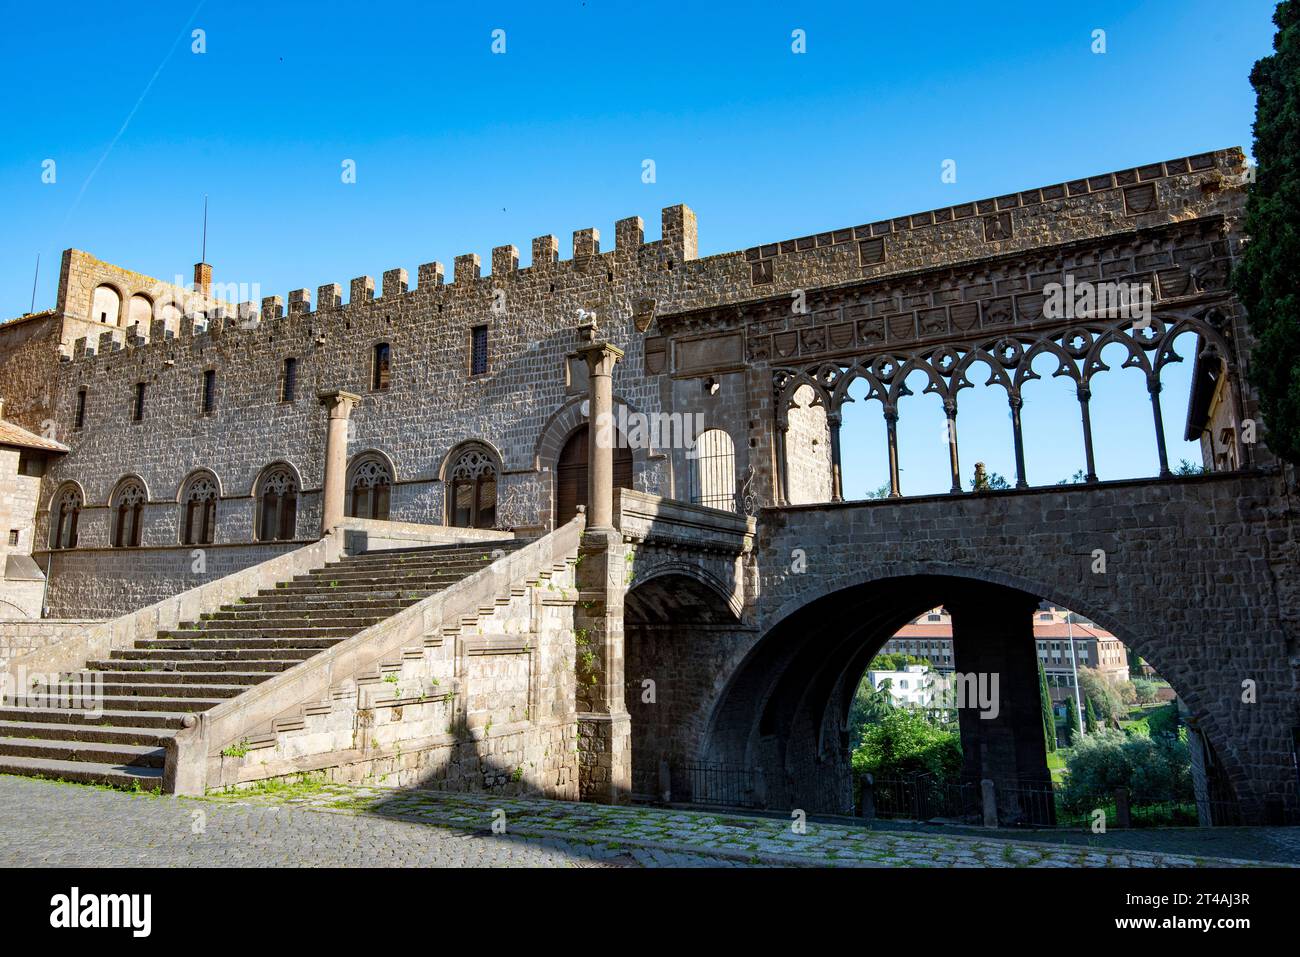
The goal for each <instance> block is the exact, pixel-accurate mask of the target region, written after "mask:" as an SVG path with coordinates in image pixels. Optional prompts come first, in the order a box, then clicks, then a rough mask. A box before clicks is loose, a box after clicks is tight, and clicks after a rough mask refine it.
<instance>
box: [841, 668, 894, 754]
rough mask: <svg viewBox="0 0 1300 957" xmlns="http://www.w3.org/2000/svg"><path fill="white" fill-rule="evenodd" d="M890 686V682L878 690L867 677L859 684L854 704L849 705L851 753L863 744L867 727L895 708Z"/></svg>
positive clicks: (854, 696)
mask: <svg viewBox="0 0 1300 957" xmlns="http://www.w3.org/2000/svg"><path fill="white" fill-rule="evenodd" d="M888 684H889V682H888V681H886V682H884V685H883V686H882V687H881V688H880V689H879V690H877V689H875V688H873V687H872V686H871V682H870V681H868V680H867V679H866V678H865V677H864V678H863V679H862V680H861V681H860V682H858V689H857V691H856V692H855V693H854V695H853V703H852V704H851V705H849V750H850V751H851V752H852V751H856V750H857V749H858V747H859V746H860V745H861V744H862V735H863V734H864V733H865V731H866V728H867V725H870V724H875V723H877V722H878V721H880V720H881V719H882V718H884V716H885V715H886V714H888V713H889V711H890V709H892V708H893V706H894V701H893V697H892V696H891V695H890V693H889V688H888Z"/></svg>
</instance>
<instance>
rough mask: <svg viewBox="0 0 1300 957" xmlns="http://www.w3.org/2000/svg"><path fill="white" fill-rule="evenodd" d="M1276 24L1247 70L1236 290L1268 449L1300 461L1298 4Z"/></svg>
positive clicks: (1287, 2)
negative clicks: (1244, 185)
mask: <svg viewBox="0 0 1300 957" xmlns="http://www.w3.org/2000/svg"><path fill="white" fill-rule="evenodd" d="M1273 22H1274V23H1275V24H1277V33H1276V34H1275V35H1274V37H1273V51H1274V52H1273V54H1272V55H1271V56H1266V57H1264V58H1263V59H1261V60H1259V61H1258V62H1257V63H1256V64H1255V68H1254V69H1253V70H1251V72H1250V82H1251V85H1252V86H1253V87H1254V88H1255V127H1254V130H1255V145H1254V148H1253V150H1252V152H1253V154H1254V158H1255V163H1256V164H1257V165H1256V173H1255V178H1254V179H1255V181H1254V184H1253V185H1252V186H1251V187H1250V191H1249V193H1248V194H1247V197H1246V218H1245V223H1244V225H1245V230H1246V234H1247V235H1248V236H1249V237H1250V242H1249V243H1247V244H1246V247H1245V249H1244V250H1243V252H1242V256H1241V260H1240V262H1239V263H1238V264H1237V268H1236V269H1235V270H1234V273H1233V288H1234V289H1235V290H1236V292H1237V295H1238V296H1239V297H1240V298H1241V302H1242V304H1243V305H1244V306H1245V307H1246V314H1247V316H1248V317H1249V320H1250V328H1251V331H1252V332H1253V333H1254V336H1255V348H1254V350H1253V351H1252V353H1251V361H1250V365H1249V366H1248V369H1249V370H1250V379H1251V381H1252V382H1253V383H1254V385H1255V387H1256V389H1257V390H1258V392H1259V402H1260V409H1261V411H1262V413H1263V417H1264V423H1265V426H1266V427H1267V440H1268V445H1269V448H1270V449H1272V450H1273V452H1274V453H1276V454H1277V455H1278V456H1280V457H1281V458H1284V459H1286V460H1287V461H1290V462H1294V463H1300V287H1297V283H1296V277H1297V276H1300V226H1298V225H1297V224H1300V3H1297V2H1296V0H1284V2H1282V3H1279V4H1278V5H1277V10H1276V11H1274V13H1273Z"/></svg>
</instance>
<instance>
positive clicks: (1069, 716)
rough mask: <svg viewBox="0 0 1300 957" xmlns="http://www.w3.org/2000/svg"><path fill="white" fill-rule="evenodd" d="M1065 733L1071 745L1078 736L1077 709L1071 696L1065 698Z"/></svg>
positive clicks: (1076, 740) (1075, 741)
mask: <svg viewBox="0 0 1300 957" xmlns="http://www.w3.org/2000/svg"><path fill="white" fill-rule="evenodd" d="M1065 734H1066V737H1068V738H1069V740H1070V744H1072V745H1073V744H1076V743H1077V742H1078V740H1079V738H1080V728H1079V709H1078V708H1076V707H1075V705H1074V698H1073V696H1071V697H1069V698H1066V699H1065Z"/></svg>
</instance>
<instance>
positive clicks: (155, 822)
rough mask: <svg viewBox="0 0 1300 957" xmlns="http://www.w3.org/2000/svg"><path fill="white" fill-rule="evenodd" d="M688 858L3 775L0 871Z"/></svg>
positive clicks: (671, 861)
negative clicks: (359, 819)
mask: <svg viewBox="0 0 1300 957" xmlns="http://www.w3.org/2000/svg"><path fill="white" fill-rule="evenodd" d="M728 864H734V862H731V861H718V860H714V859H711V858H707V857H703V856H701V855H698V854H691V853H677V854H674V853H671V852H665V851H659V850H654V849H641V848H638V849H629V848H617V847H611V846H608V845H607V844H603V843H601V842H600V841H586V842H584V841H571V840H564V839H562V838H560V839H556V838H537V837H527V836H523V835H507V836H495V835H491V834H484V833H477V832H472V831H466V830H464V829H460V828H441V827H428V826H426V825H424V824H419V823H412V822H409V821H402V820H396V819H386V818H380V817H368V818H366V819H364V820H361V821H358V820H357V819H356V818H354V817H345V816H341V815H338V814H321V813H319V812H318V811H315V810H308V809H303V808H301V807H298V806H292V805H276V804H273V803H269V802H263V803H258V804H245V805H238V804H233V803H213V802H210V801H197V800H186V799H177V798H173V797H154V796H150V795H147V794H128V793H125V792H122V791H112V790H108V789H104V788H93V787H85V786H82V785H75V784H58V783H54V782H51V781H38V780H33V779H30V778H19V777H9V776H0V866H2V867H620V866H622V867H638V866H646V867H654V866H674V867H697V866H718V865H722V866H726V865H728Z"/></svg>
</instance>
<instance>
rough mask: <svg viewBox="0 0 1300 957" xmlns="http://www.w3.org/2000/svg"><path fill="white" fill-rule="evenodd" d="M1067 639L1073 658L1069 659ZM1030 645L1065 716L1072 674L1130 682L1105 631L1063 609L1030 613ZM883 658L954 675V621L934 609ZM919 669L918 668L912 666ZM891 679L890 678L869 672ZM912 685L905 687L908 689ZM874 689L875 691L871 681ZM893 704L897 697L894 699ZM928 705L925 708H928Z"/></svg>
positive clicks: (1124, 654) (888, 646)
mask: <svg viewBox="0 0 1300 957" xmlns="http://www.w3.org/2000/svg"><path fill="white" fill-rule="evenodd" d="M1071 638H1073V646H1074V658H1073V659H1071V652H1070V647H1071V643H1072V642H1071ZM1034 642H1035V644H1036V646H1037V648H1036V650H1037V653H1038V660H1039V661H1040V662H1041V663H1042V665H1043V671H1044V672H1045V673H1046V675H1047V685H1048V689H1049V691H1050V693H1051V696H1052V703H1053V705H1055V706H1056V707H1057V708H1058V710H1059V711H1060V712H1061V713H1064V709H1065V699H1066V698H1067V697H1072V696H1073V694H1074V670H1075V666H1076V665H1077V666H1078V667H1079V668H1092V669H1094V670H1096V671H1100V672H1101V673H1102V674H1103V675H1107V676H1109V677H1111V678H1114V679H1115V680H1117V681H1128V680H1129V668H1128V649H1127V648H1125V646H1124V644H1123V642H1121V641H1120V640H1119V639H1118V638H1116V637H1115V636H1114V635H1112V634H1111V633H1110V632H1108V631H1106V630H1105V629H1104V628H1101V627H1099V626H1098V625H1095V624H1093V623H1092V622H1090V621H1087V620H1086V619H1084V618H1082V617H1080V616H1079V615H1077V614H1074V613H1073V612H1070V611H1068V610H1066V609H1064V608H1057V607H1055V606H1051V605H1046V604H1045V605H1043V606H1041V607H1040V608H1039V609H1038V611H1036V612H1035V613H1034ZM880 653H881V654H904V655H912V656H914V657H916V658H922V659H924V660H926V661H928V662H929V663H930V665H931V666H932V667H933V669H934V670H935V671H937V672H939V673H940V674H943V673H945V672H952V671H955V670H957V665H956V662H955V659H954V657H953V647H952V617H951V616H950V615H949V614H948V613H947V611H945V610H944V609H942V608H934V609H931V610H930V611H928V612H926V613H925V614H923V615H920V616H918V617H917V618H916V619H915V620H913V621H912V622H911V623H910V624H907V625H904V626H903V627H902V628H900V629H899V630H898V633H897V634H895V635H894V637H893V638H891V639H889V641H887V642H885V645H884V647H883V648H881V650H880ZM911 667H918V666H910V667H909V671H910V668H911ZM868 674H869V675H881V676H889V675H891V674H894V672H884V671H876V672H868ZM910 683H912V682H909V684H910ZM872 685H873V687H878V686H877V685H876V682H875V680H874V679H872ZM895 700H898V696H897V695H895ZM927 704H928V702H927Z"/></svg>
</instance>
